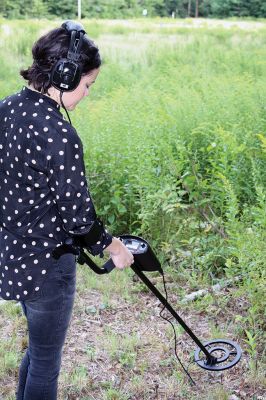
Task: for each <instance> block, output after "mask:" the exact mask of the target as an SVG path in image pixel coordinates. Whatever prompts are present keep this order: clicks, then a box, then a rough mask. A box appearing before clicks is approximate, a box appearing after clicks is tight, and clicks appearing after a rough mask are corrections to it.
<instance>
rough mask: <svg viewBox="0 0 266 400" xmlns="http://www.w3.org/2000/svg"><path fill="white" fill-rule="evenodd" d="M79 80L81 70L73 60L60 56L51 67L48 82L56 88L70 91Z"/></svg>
mask: <svg viewBox="0 0 266 400" xmlns="http://www.w3.org/2000/svg"><path fill="white" fill-rule="evenodd" d="M80 80H81V70H80V67H79V65H78V64H77V63H75V62H74V61H71V60H68V59H66V58H62V59H60V60H58V61H57V62H56V63H55V65H54V66H53V68H52V71H51V77H50V82H51V84H52V85H53V86H54V87H55V88H56V89H58V90H62V91H64V92H71V91H72V90H74V89H76V87H77V86H78V84H79V82H80Z"/></svg>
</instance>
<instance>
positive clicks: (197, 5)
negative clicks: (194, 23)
mask: <svg viewBox="0 0 266 400" xmlns="http://www.w3.org/2000/svg"><path fill="white" fill-rule="evenodd" d="M198 17H199V0H196V8H195V18H198Z"/></svg>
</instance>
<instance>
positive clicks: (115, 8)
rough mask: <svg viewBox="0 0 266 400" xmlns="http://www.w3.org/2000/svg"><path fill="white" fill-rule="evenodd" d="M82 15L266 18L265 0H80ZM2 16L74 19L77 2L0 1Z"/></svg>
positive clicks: (109, 16) (45, 0)
mask: <svg viewBox="0 0 266 400" xmlns="http://www.w3.org/2000/svg"><path fill="white" fill-rule="evenodd" d="M81 1H82V17H83V18H125V17H140V16H141V15H142V12H143V10H144V9H146V10H147V12H148V16H159V17H169V16H171V15H172V13H174V14H175V16H177V17H181V18H183V17H187V16H189V17H190V16H195V15H196V16H197V15H198V16H202V17H222V18H224V17H256V18H265V17H266V1H265V0H81ZM1 14H2V15H3V16H4V17H5V18H43V17H49V18H53V17H56V16H58V17H60V18H68V19H69V18H75V17H76V15H77V1H73V0H61V1H60V2H54V1H53V0H1V2H0V15H1Z"/></svg>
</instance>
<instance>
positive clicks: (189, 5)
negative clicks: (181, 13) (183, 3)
mask: <svg viewBox="0 0 266 400" xmlns="http://www.w3.org/2000/svg"><path fill="white" fill-rule="evenodd" d="M190 13H191V0H188V5H187V16H188V17H190Z"/></svg>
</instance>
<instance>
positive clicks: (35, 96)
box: [21, 86, 60, 111]
mask: <svg viewBox="0 0 266 400" xmlns="http://www.w3.org/2000/svg"><path fill="white" fill-rule="evenodd" d="M21 93H22V94H25V96H26V98H28V99H31V100H33V101H38V102H39V101H40V99H42V101H41V103H43V102H44V103H46V104H49V105H50V106H51V107H52V108H54V109H55V110H58V111H59V110H60V105H59V104H58V103H57V102H56V101H55V100H54V99H52V98H51V97H48V96H46V95H45V94H42V93H41V92H36V91H35V90H32V89H30V88H28V87H27V86H24V87H23V89H22V91H21Z"/></svg>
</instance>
